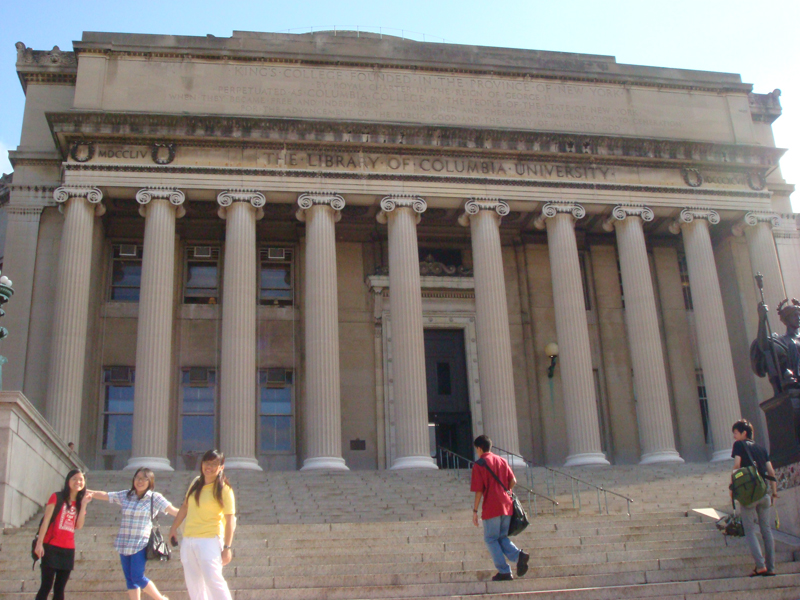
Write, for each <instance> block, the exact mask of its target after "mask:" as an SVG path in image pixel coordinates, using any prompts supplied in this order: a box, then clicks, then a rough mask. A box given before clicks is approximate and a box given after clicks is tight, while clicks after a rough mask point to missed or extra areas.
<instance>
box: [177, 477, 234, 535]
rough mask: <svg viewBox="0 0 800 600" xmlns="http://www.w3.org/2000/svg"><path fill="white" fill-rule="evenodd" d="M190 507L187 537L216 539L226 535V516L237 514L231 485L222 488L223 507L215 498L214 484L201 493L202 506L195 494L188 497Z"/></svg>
mask: <svg viewBox="0 0 800 600" xmlns="http://www.w3.org/2000/svg"><path fill="white" fill-rule="evenodd" d="M186 500H187V504H188V507H189V510H188V512H187V513H186V521H185V525H184V529H183V535H184V536H185V537H195V538H214V537H222V536H224V535H225V517H224V516H225V515H235V514H236V500H235V499H234V497H233V490H232V489H231V487H230V486H229V485H226V486H224V487H223V488H222V506H220V504H219V502H217V499H216V498H214V484H213V483H209V484H208V485H204V486H203V489H202V491H201V492H200V506H198V505H197V501H196V500H195V498H194V494H192V495H191V496H187V498H186Z"/></svg>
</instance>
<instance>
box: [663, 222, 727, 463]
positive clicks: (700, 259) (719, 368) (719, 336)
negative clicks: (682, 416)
mask: <svg viewBox="0 0 800 600" xmlns="http://www.w3.org/2000/svg"><path fill="white" fill-rule="evenodd" d="M719 220H720V219H719V214H717V212H716V211H713V210H708V209H700V208H698V209H693V208H686V209H684V210H682V211H681V214H680V217H679V218H678V220H676V221H675V222H674V223H672V225H670V231H671V232H672V233H675V234H677V233H680V232H681V231H682V232H683V246H684V249H685V251H686V264H687V266H688V269H689V285H691V286H692V304H693V305H694V317H695V327H696V330H697V345H698V350H699V353H700V366H701V367H702V369H703V379H704V380H705V384H706V393H707V394H708V412H709V421H710V423H709V426H710V427H711V436H712V438H713V440H714V453H713V455H712V457H711V460H712V462H713V461H719V460H727V459H729V458H730V457H731V451H730V446H731V426H732V425H733V423H734V422H735V421H736V420H737V419H739V418H741V409H740V406H739V392H738V390H737V389H736V376H735V374H734V371H733V358H732V357H731V344H730V341H729V339H728V328H727V325H726V323H725V311H724V308H723V305H722V293H721V291H720V288H719V278H718V276H717V265H716V262H715V261H714V249H713V247H712V246H711V236H710V235H709V230H708V224H709V223H711V224H712V225H716V224H717V223H719Z"/></svg>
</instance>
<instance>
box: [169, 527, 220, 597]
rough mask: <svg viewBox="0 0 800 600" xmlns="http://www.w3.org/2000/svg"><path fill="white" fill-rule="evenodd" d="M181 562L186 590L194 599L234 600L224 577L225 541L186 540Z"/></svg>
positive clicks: (183, 544)
mask: <svg viewBox="0 0 800 600" xmlns="http://www.w3.org/2000/svg"><path fill="white" fill-rule="evenodd" d="M181 562H182V563H183V576H184V578H185V579H186V589H187V590H189V598H191V599H192V600H232V597H231V591H230V589H228V583H227V582H226V581H225V578H224V577H223V576H222V540H221V539H220V538H218V537H214V538H191V537H188V538H187V537H185V538H183V542H182V543H181Z"/></svg>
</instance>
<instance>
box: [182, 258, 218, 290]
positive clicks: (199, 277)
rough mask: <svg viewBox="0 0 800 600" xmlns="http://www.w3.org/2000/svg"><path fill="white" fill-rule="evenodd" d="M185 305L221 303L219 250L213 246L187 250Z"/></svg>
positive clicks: (184, 288)
mask: <svg viewBox="0 0 800 600" xmlns="http://www.w3.org/2000/svg"><path fill="white" fill-rule="evenodd" d="M183 303H184V304H218V303H219V248H215V247H213V246H189V247H188V248H186V281H185V283H184V287H183Z"/></svg>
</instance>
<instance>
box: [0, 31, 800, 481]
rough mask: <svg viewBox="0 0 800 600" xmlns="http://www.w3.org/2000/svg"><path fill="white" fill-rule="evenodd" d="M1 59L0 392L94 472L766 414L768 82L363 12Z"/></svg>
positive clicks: (702, 428)
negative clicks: (216, 456)
mask: <svg viewBox="0 0 800 600" xmlns="http://www.w3.org/2000/svg"><path fill="white" fill-rule="evenodd" d="M17 52H18V54H17V64H16V68H17V71H18V73H19V77H20V81H21V83H22V88H23V90H24V91H25V94H26V107H25V116H24V124H23V130H22V138H21V143H20V146H19V148H18V149H17V150H15V151H14V152H12V153H11V159H12V162H13V164H14V168H15V170H14V177H13V181H12V182H11V183H9V185H8V190H9V193H8V201H7V204H6V205H5V211H6V214H7V223H8V224H7V231H6V244H5V254H4V264H3V272H4V273H5V274H7V275H8V276H9V277H11V278H12V279H13V281H14V287H15V289H16V294H15V296H14V298H13V300H12V302H11V303H9V304H8V305H7V312H8V315H7V316H6V317H5V318H4V323H3V324H4V325H5V326H6V327H8V329H9V330H10V331H11V335H10V336H9V337H8V338H7V340H5V341H3V342H2V344H3V347H2V349H0V350H1V351H2V353H3V354H4V355H5V356H7V357H8V358H9V363H8V365H6V367H5V368H4V384H5V386H6V389H21V390H23V391H24V393H25V394H26V395H27V397H28V398H30V399H31V401H32V402H33V403H34V404H35V405H36V406H37V407H38V408H39V409H40V410H41V411H42V413H43V414H44V415H45V416H46V417H47V419H48V421H49V422H50V423H51V424H52V426H53V427H54V429H55V430H56V432H57V433H58V434H59V435H60V436H61V437H62V438H63V439H64V440H65V441H72V442H74V443H75V445H76V449H77V451H78V452H79V453H80V455H81V457H82V458H83V459H84V460H85V461H86V462H87V464H89V465H91V466H93V467H94V468H99V469H102V468H106V469H122V468H125V467H135V466H138V465H149V466H151V467H154V468H159V469H190V468H194V467H195V463H196V460H197V455H198V452H201V451H203V450H205V449H206V448H208V447H212V446H219V447H220V448H221V449H222V450H223V451H225V453H226V454H227V456H228V466H229V467H239V468H249V469H258V468H263V469H297V468H307V469H313V468H328V469H344V468H351V469H383V468H409V467H419V468H435V461H434V460H433V459H432V458H431V451H430V449H431V441H430V438H431V435H435V438H436V442H437V443H439V444H441V445H444V446H446V447H449V448H452V449H454V450H456V451H458V452H460V453H462V454H469V453H470V452H471V448H470V441H471V439H472V437H473V436H474V435H476V434H477V433H480V432H486V433H487V434H489V435H490V436H491V437H492V438H493V439H494V440H495V442H496V443H497V444H498V445H499V446H501V447H503V448H505V449H507V450H510V451H515V452H519V453H521V454H522V455H524V456H525V457H527V458H529V459H531V460H534V461H536V462H537V463H548V464H556V465H558V464H564V463H566V464H567V465H597V464H606V462H607V461H609V462H614V463H638V462H642V463H656V462H664V461H667V462H670V461H680V460H692V461H705V460H719V459H724V458H726V457H727V456H728V455H729V448H730V439H729V437H730V433H729V432H730V425H731V423H732V422H733V421H734V420H735V419H737V418H739V417H740V416H741V415H744V416H746V417H748V418H750V419H751V420H753V421H754V422H756V423H759V424H760V425H762V426H763V418H762V416H761V412H760V410H759V408H758V403H759V402H760V401H761V400H763V399H765V398H767V397H769V395H771V394H770V392H769V386H768V385H767V384H766V383H765V382H764V381H761V380H758V379H757V378H756V377H755V376H754V375H753V374H752V373H751V372H750V369H749V364H748V345H749V341H750V340H751V339H752V338H753V337H754V335H755V331H756V310H755V308H756V302H757V290H756V287H755V284H754V281H753V274H754V273H755V272H757V271H760V272H761V273H763V274H764V281H765V293H766V298H767V302H768V303H769V305H770V306H772V307H774V306H775V305H776V304H777V302H778V301H779V300H781V299H783V298H784V297H785V296H786V295H787V294H788V295H789V297H791V296H796V297H800V240H799V239H798V229H797V223H796V219H795V215H793V214H792V211H791V207H790V203H789V195H790V193H791V192H792V190H793V186H791V185H788V184H786V183H785V182H784V180H783V179H782V177H781V174H780V171H779V169H778V159H779V158H780V156H781V154H782V153H783V152H784V151H783V150H781V149H778V148H775V145H774V141H773V137H772V132H771V123H772V122H773V121H774V120H775V119H776V118H777V117H778V116H780V112H781V110H780V104H779V101H778V96H779V92H777V91H776V92H773V93H770V94H757V93H753V92H752V86H750V85H748V84H744V83H742V82H741V79H740V77H739V76H738V75H733V74H727V73H709V72H698V71H688V70H680V69H674V68H651V67H638V66H631V65H623V64H618V63H617V62H616V61H615V60H614V58H613V57H608V56H593V55H578V54H562V53H553V52H535V51H528V50H509V49H502V48H481V47H473V46H457V45H443V44H431V43H419V42H413V41H408V40H401V39H399V38H393V37H387V36H382V37H381V36H378V35H370V34H363V33H361V34H360V35H356V34H355V33H352V34H349V33H347V32H344V33H343V32H335V33H334V32H320V33H314V34H304V35H283V34H272V33H249V32H236V33H234V34H233V36H232V37H230V38H217V37H214V36H208V37H176V36H158V35H129V34H113V33H86V34H84V36H83V39H82V40H81V41H79V42H75V43H74V45H73V51H70V52H65V51H60V50H59V49H58V48H54V49H53V50H52V51H40V50H33V49H30V48H27V47H26V46H25V45H24V44H22V43H19V44H17ZM551 343H556V344H557V347H558V356H557V359H556V360H557V362H556V363H555V367H554V368H552V369H551V368H549V367H550V366H551V362H552V361H551V357H550V356H549V355H550V354H553V353H554V352H553V351H552V350H549V348H551V347H552V344H551ZM548 345H550V346H548ZM546 348H548V350H546ZM550 375H552V377H551V376H550ZM429 424H434V425H433V427H430V426H429Z"/></svg>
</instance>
